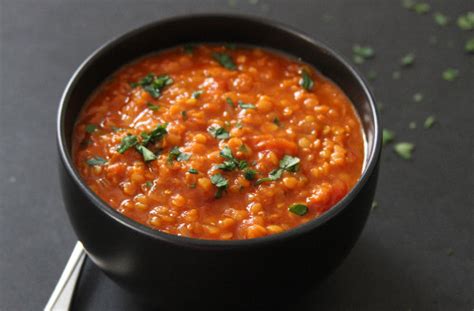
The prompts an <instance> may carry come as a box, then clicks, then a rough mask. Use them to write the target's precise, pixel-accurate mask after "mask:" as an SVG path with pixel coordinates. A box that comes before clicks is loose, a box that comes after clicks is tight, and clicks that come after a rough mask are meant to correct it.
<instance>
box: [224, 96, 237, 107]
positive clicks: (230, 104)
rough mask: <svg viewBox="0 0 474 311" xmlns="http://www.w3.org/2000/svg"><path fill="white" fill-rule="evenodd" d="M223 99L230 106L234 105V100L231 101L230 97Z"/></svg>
mask: <svg viewBox="0 0 474 311" xmlns="http://www.w3.org/2000/svg"><path fill="white" fill-rule="evenodd" d="M225 101H226V102H227V103H228V104H229V106H231V107H232V108H234V107H235V104H234V102H233V101H232V99H231V98H230V97H227V98H226V99H225Z"/></svg>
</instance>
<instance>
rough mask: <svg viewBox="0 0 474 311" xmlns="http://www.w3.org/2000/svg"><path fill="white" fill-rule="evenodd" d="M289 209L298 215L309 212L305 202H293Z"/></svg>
mask: <svg viewBox="0 0 474 311" xmlns="http://www.w3.org/2000/svg"><path fill="white" fill-rule="evenodd" d="M288 210H289V211H290V212H292V213H293V214H296V215H298V216H304V215H306V213H308V207H307V206H306V205H304V204H293V205H291V206H290V207H289V208H288Z"/></svg>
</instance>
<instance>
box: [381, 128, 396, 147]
mask: <svg viewBox="0 0 474 311" xmlns="http://www.w3.org/2000/svg"><path fill="white" fill-rule="evenodd" d="M394 139H395V133H394V132H393V131H390V130H387V129H383V131H382V145H386V144H388V143H391V142H392V141H393V140H394Z"/></svg>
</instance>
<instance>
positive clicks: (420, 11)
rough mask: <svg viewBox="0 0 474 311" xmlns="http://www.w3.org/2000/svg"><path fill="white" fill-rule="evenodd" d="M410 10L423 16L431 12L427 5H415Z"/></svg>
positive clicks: (421, 3)
mask: <svg viewBox="0 0 474 311" xmlns="http://www.w3.org/2000/svg"><path fill="white" fill-rule="evenodd" d="M411 9H412V10H413V11H415V12H416V13H418V14H425V13H428V12H429V11H430V10H431V6H430V5H429V4H428V3H423V2H420V3H415V4H414V5H413V6H412V7H411Z"/></svg>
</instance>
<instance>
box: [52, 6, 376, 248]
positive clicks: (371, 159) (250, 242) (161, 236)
mask: <svg viewBox="0 0 474 311" xmlns="http://www.w3.org/2000/svg"><path fill="white" fill-rule="evenodd" d="M207 18H210V19H212V18H228V19H232V20H233V21H235V20H239V22H253V23H258V24H263V25H265V26H267V27H268V26H269V27H272V28H274V29H276V30H278V31H282V32H286V33H288V34H289V35H291V36H294V37H297V38H298V39H300V40H304V41H306V42H308V43H310V44H311V45H314V46H317V47H318V48H320V49H322V50H323V51H324V52H325V53H328V54H329V55H331V56H332V57H333V58H334V59H335V60H336V61H337V62H339V63H340V64H342V65H343V66H344V67H345V68H346V69H347V70H348V71H349V73H350V74H351V75H352V76H353V77H354V78H355V79H356V81H357V82H358V84H359V85H360V86H361V87H362V91H363V92H364V94H365V96H366V98H367V99H368V103H369V106H370V110H371V120H370V121H371V122H372V123H373V126H374V135H373V144H372V148H370V150H369V149H368V148H366V150H365V152H366V159H365V161H366V164H365V165H364V168H363V171H362V174H361V177H360V178H359V180H358V181H357V183H356V184H355V185H354V187H353V188H352V189H351V190H350V191H349V193H347V194H346V195H345V196H344V198H342V200H340V201H339V202H338V203H336V204H335V205H334V206H332V207H331V208H330V209H329V210H328V211H326V212H324V213H323V214H322V215H320V216H319V217H317V218H314V219H312V220H309V221H308V222H306V223H304V224H302V225H299V226H297V227H294V228H291V229H289V230H286V231H284V232H282V233H278V234H271V235H268V236H265V237H259V238H253V239H242V240H209V239H199V238H191V237H183V236H178V235H174V234H169V233H164V232H161V231H159V230H155V229H152V228H150V227H147V226H145V225H143V224H140V223H138V222H136V221H134V220H132V219H131V218H128V217H127V216H125V215H123V214H121V213H119V212H118V211H116V210H115V209H114V208H113V207H111V206H109V205H108V204H107V203H106V202H105V201H103V200H102V199H100V198H99V196H97V195H96V194H95V193H94V192H93V191H92V190H91V189H90V188H89V187H88V186H87V185H86V183H85V182H84V181H83V179H82V178H81V177H80V175H79V173H78V171H77V169H76V168H75V166H74V164H73V160H72V157H71V156H70V152H69V151H68V148H67V145H66V135H65V131H64V129H65V114H66V111H67V109H68V103H69V100H70V97H71V93H72V90H73V89H74V88H75V86H76V84H77V81H78V80H79V78H80V77H81V76H82V74H83V73H84V72H85V71H87V70H88V68H89V67H90V65H91V63H92V62H93V61H94V60H95V59H96V58H98V57H100V56H101V55H102V54H104V53H106V52H107V51H109V50H111V49H114V48H115V46H116V45H118V44H119V43H120V42H123V41H125V40H127V39H129V38H130V37H133V36H135V35H137V34H139V33H141V32H143V31H146V30H148V29H150V28H154V27H159V26H160V25H162V24H166V23H175V22H187V21H189V20H192V19H207ZM183 43H184V42H183ZM294 56H296V57H297V56H298V55H294ZM124 65H125V64H124ZM56 121H57V122H56V135H57V136H56V139H57V145H58V149H59V156H60V159H61V161H62V164H63V166H64V168H65V169H66V171H67V173H68V174H69V176H70V177H71V178H72V179H73V181H74V182H75V183H76V184H77V185H78V187H79V188H80V189H81V191H82V192H83V193H84V194H85V195H86V197H87V198H88V199H89V200H90V201H91V202H92V203H93V205H94V206H95V207H96V208H98V209H99V210H100V211H101V212H103V213H104V214H105V215H106V216H107V217H110V218H112V219H113V220H114V221H116V222H118V223H119V224H121V225H123V226H124V227H126V228H128V229H130V230H133V231H135V233H137V234H143V235H146V236H147V237H149V238H152V239H157V240H160V241H162V242H167V243H170V244H173V245H177V246H188V247H200V248H217V249H232V248H242V247H246V248H249V247H261V246H263V245H268V244H270V243H274V242H277V241H280V242H281V241H284V240H288V239H291V238H294V237H295V236H298V235H303V234H305V233H307V232H309V231H311V230H314V229H315V228H317V227H319V226H321V225H323V224H325V223H326V222H328V221H329V220H330V219H332V218H334V217H335V216H336V215H338V214H339V213H341V212H342V211H343V210H344V209H345V208H347V206H348V205H349V203H350V202H351V201H352V200H353V199H354V198H355V197H356V196H357V194H358V193H359V192H360V191H361V189H362V188H363V187H364V185H365V184H366V183H367V181H368V179H369V178H370V177H371V176H372V172H373V171H374V169H375V167H376V165H377V163H378V160H379V156H380V152H381V145H382V140H381V120H380V115H379V112H378V109H377V107H376V105H375V100H374V96H373V94H372V92H371V91H370V89H369V87H368V86H367V82H366V80H365V79H364V78H363V77H362V76H361V74H360V73H359V72H358V71H357V70H356V69H355V68H354V67H353V66H352V65H351V64H350V63H349V62H348V61H346V60H345V59H344V58H343V57H342V56H341V55H340V54H339V53H338V52H337V51H336V50H334V49H333V48H329V47H328V46H327V45H326V44H324V43H322V42H320V41H319V40H315V39H313V38H312V37H310V36H309V35H307V34H305V33H304V32H302V31H299V30H296V29H294V28H293V27H291V26H288V25H285V24H283V23H280V22H277V21H274V20H270V19H267V18H262V17H258V16H252V15H242V14H220V13H216V14H191V15H178V16H174V17H170V18H165V19H159V20H157V21H153V22H150V23H146V24H144V25H142V26H139V27H137V28H135V29H132V30H130V31H127V32H125V33H123V34H120V35H118V36H116V37H115V38H113V39H111V40H109V41H107V42H106V43H104V44H103V45H101V46H100V47H98V48H97V49H95V50H94V51H93V52H92V53H91V54H90V55H89V56H88V57H87V58H86V59H85V60H84V61H83V62H82V63H81V64H80V65H79V67H78V68H77V69H76V70H75V71H74V73H73V75H72V76H71V78H70V79H69V81H68V83H67V86H66V88H65V90H64V92H63V93H62V96H61V99H60V103H59V108H58V112H57V120H56Z"/></svg>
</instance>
